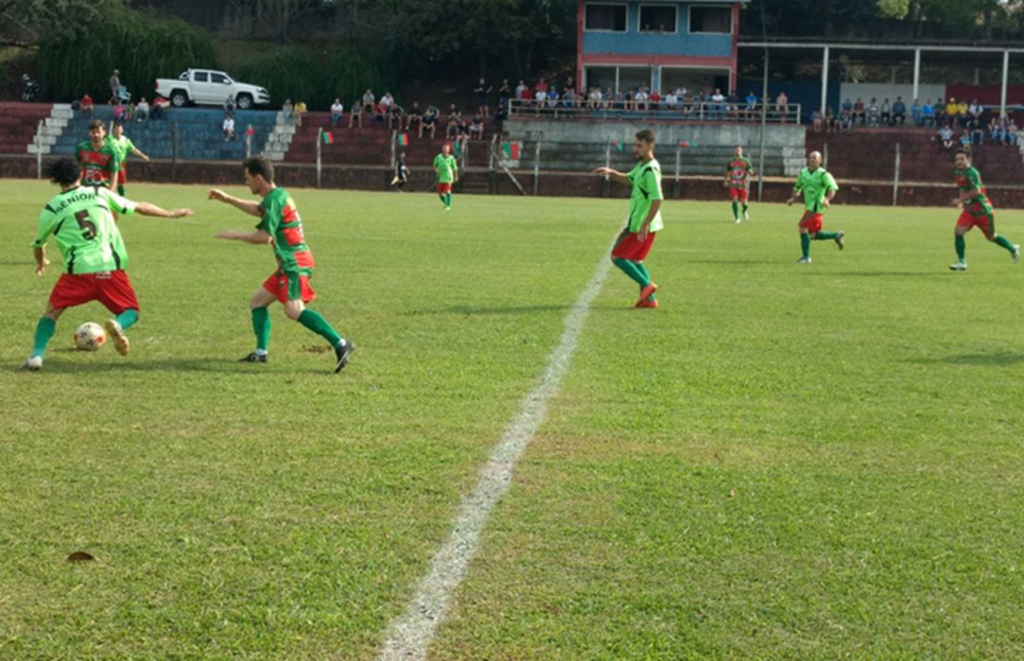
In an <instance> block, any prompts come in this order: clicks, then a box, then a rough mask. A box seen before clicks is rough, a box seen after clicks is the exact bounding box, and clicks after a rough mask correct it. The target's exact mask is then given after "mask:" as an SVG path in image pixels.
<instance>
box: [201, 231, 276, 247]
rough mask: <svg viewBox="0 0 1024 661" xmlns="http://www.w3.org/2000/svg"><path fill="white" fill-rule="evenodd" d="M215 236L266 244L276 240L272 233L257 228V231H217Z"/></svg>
mask: <svg viewBox="0 0 1024 661" xmlns="http://www.w3.org/2000/svg"><path fill="white" fill-rule="evenodd" d="M213 238H215V239H227V240H228V241H245V242H246V243H255V244H257V245H266V244H268V243H270V242H272V241H273V240H274V237H272V236H270V234H268V233H266V232H264V231H263V230H256V231H255V232H240V231H238V230H224V231H223V232H217V233H216V234H214V235H213Z"/></svg>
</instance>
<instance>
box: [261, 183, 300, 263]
mask: <svg viewBox="0 0 1024 661" xmlns="http://www.w3.org/2000/svg"><path fill="white" fill-rule="evenodd" d="M259 209H260V216H261V218H262V220H260V222H259V224H258V225H256V229H259V230H263V231H264V232H266V233H267V234H269V235H270V236H271V237H273V239H274V242H273V246H274V256H275V257H276V258H277V266H278V268H279V269H280V270H281V271H283V272H285V273H297V274H300V275H312V273H313V266H314V264H313V253H312V251H310V249H309V246H307V245H306V237H305V235H304V234H303V232H302V218H301V217H300V216H299V211H298V209H297V208H296V207H295V200H293V199H292V197H291V195H289V194H288V191H286V190H285V189H283V188H275V189H273V190H272V191H270V192H269V193H268V194H267V196H266V197H265V198H263V201H262V202H260V205H259Z"/></svg>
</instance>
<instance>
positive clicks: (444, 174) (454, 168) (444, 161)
mask: <svg viewBox="0 0 1024 661" xmlns="http://www.w3.org/2000/svg"><path fill="white" fill-rule="evenodd" d="M434 169H435V170H437V183H439V184H450V183H452V182H453V181H454V180H455V175H456V174H457V173H458V171H459V165H458V163H456V162H455V157H454V156H452V155H451V154H448V155H447V156H445V155H444V154H438V155H437V156H435V157H434Z"/></svg>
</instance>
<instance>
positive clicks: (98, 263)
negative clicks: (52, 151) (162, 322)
mask: <svg viewBox="0 0 1024 661" xmlns="http://www.w3.org/2000/svg"><path fill="white" fill-rule="evenodd" d="M47 174H48V176H49V177H50V179H51V180H52V181H53V183H55V184H57V185H59V186H60V187H61V192H60V194H59V195H57V196H55V197H54V198H53V199H52V200H50V202H49V203H48V204H47V205H46V207H45V208H44V209H43V212H42V213H41V214H40V215H39V232H38V234H37V236H36V240H35V242H34V243H33V244H32V248H33V251H34V253H35V258H36V275H37V276H40V277H41V276H42V275H43V273H44V272H45V271H46V267H47V266H49V264H50V261H49V260H48V259H47V258H46V243H47V241H48V239H49V238H50V237H51V236H52V237H53V238H54V239H55V240H56V241H57V249H58V250H59V251H60V254H61V259H62V260H63V262H64V268H63V271H64V272H63V273H62V274H61V276H60V279H59V280H58V281H57V284H56V285H55V286H54V288H53V291H52V292H51V294H50V300H49V303H48V305H47V307H46V312H45V313H44V314H43V316H42V318H41V319H40V320H39V324H38V326H37V328H36V335H35V342H34V345H33V349H32V354H31V355H30V356H29V357H28V359H27V360H26V361H25V365H24V366H25V367H26V368H27V369H30V370H39V369H41V368H42V366H43V354H44V353H45V352H46V345H47V344H48V343H49V342H50V338H52V337H53V333H54V330H55V329H56V326H57V320H58V319H59V318H60V316H61V314H63V313H64V310H66V309H67V308H70V307H75V306H78V305H84V304H86V303H89V302H91V301H99V302H100V303H102V304H103V305H104V306H105V307H106V308H107V309H108V310H110V311H111V313H113V314H114V315H116V317H115V318H113V319H110V320H108V321H107V322H106V329H107V333H109V334H110V337H111V339H112V340H113V341H114V346H115V347H116V348H117V351H118V353H120V354H121V355H122V356H125V355H128V351H129V343H128V338H127V336H126V335H125V333H124V331H126V330H127V329H128V328H129V327H130V326H131V325H132V324H134V323H135V322H136V321H137V320H138V318H139V302H138V299H137V298H136V297H135V291H134V290H133V289H132V285H131V282H130V281H129V280H128V275H127V273H125V269H127V268H128V253H127V251H126V250H125V247H124V239H122V238H121V231H120V229H118V226H117V223H115V222H114V213H115V212H116V213H119V214H122V215H126V216H127V215H131V214H132V213H139V214H142V215H144V216H157V217H160V218H181V217H182V216H191V215H192V211H191V210H189V209H176V210H174V211H165V210H164V209H161V208H160V207H158V206H156V205H153V204H149V203H147V202H132V201H131V200H126V199H125V198H123V197H121V196H120V195H117V194H116V193H114V192H112V191H110V190H109V189H107V188H104V187H92V186H83V185H82V172H81V170H80V169H79V166H78V163H76V162H75V161H74V160H73V159H71V158H62V159H60V160H58V161H56V162H54V163H52V164H51V165H50V166H49V168H48V170H47Z"/></svg>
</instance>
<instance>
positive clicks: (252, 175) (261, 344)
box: [209, 157, 356, 373]
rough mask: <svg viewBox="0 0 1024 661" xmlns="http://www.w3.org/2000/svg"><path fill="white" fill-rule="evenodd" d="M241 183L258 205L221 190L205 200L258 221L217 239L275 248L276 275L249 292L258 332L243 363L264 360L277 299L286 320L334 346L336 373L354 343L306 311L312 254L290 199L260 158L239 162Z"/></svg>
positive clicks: (310, 294) (311, 294) (310, 290)
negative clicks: (247, 229)
mask: <svg viewBox="0 0 1024 661" xmlns="http://www.w3.org/2000/svg"><path fill="white" fill-rule="evenodd" d="M242 168H243V170H244V172H245V185H246V186H247V187H248V188H249V191H250V192H251V193H253V194H254V195H259V196H260V197H261V198H263V200H262V201H261V202H259V203H256V202H250V201H248V200H242V199H239V198H237V197H232V196H231V195H228V194H227V193H225V192H224V191H222V190H218V189H216V188H215V189H212V190H210V193H209V199H211V200H218V201H220V202H225V203H227V204H230V205H231V206H233V207H235V208H236V209H239V210H241V211H243V212H245V213H247V214H249V215H250V216H256V217H257V218H259V219H260V222H259V223H258V224H257V225H256V229H255V231H252V232H242V231H235V230H225V231H223V232H218V233H217V234H216V238H218V239H228V240H235V241H245V242H246V243H255V244H257V245H267V244H270V245H271V246H273V250H274V256H275V257H276V258H277V271H275V272H274V273H273V275H271V276H270V277H269V278H267V280H266V282H264V283H263V285H262V286H261V287H260V288H259V289H257V290H256V291H255V292H253V295H252V298H250V299H249V308H250V310H251V311H252V327H253V330H254V331H255V333H256V350H255V351H253V352H252V353H250V354H249V355H248V356H246V357H245V358H243V359H242V362H245V363H265V362H267V347H268V345H269V344H270V313H269V312H268V311H267V307H268V306H269V305H270V304H271V303H273V302H274V301H275V300H278V301H281V304H282V305H284V313H285V314H286V315H287V316H288V318H289V319H292V320H293V321H298V322H299V323H300V324H302V325H303V326H305V327H306V328H308V329H309V330H310V331H312V332H314V333H316V334H317V335H319V336H321V337H322V338H324V339H325V340H327V341H328V342H329V343H330V345H331V347H333V348H334V356H335V358H336V363H335V366H334V372H335V373H338V372H340V371H341V370H342V369H343V368H344V367H345V365H347V364H348V361H349V358H351V357H352V352H353V351H355V348H356V345H355V344H354V343H352V342H351V341H348V340H346V339H345V338H343V337H341V336H340V335H338V332H337V331H335V330H334V328H333V327H332V326H331V325H330V324H329V323H327V320H326V319H324V318H323V317H322V316H320V314H319V313H317V312H314V311H313V310H310V309H308V308H307V307H306V304H307V303H309V302H310V301H312V300H313V299H314V298H316V294H315V293H314V292H313V288H312V287H310V286H309V279H310V278H311V277H312V276H313V265H314V264H313V253H312V252H310V250H309V246H307V245H306V239H305V237H304V235H303V232H302V218H301V217H300V216H299V212H298V210H297V209H296V208H295V201H294V200H292V197H291V195H289V194H288V192H287V191H286V190H285V189H283V188H279V187H278V186H277V185H276V184H275V183H274V166H273V165H272V164H271V163H270V161H269V160H267V159H266V158H262V157H253V158H247V159H245V160H244V161H243V162H242Z"/></svg>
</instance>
